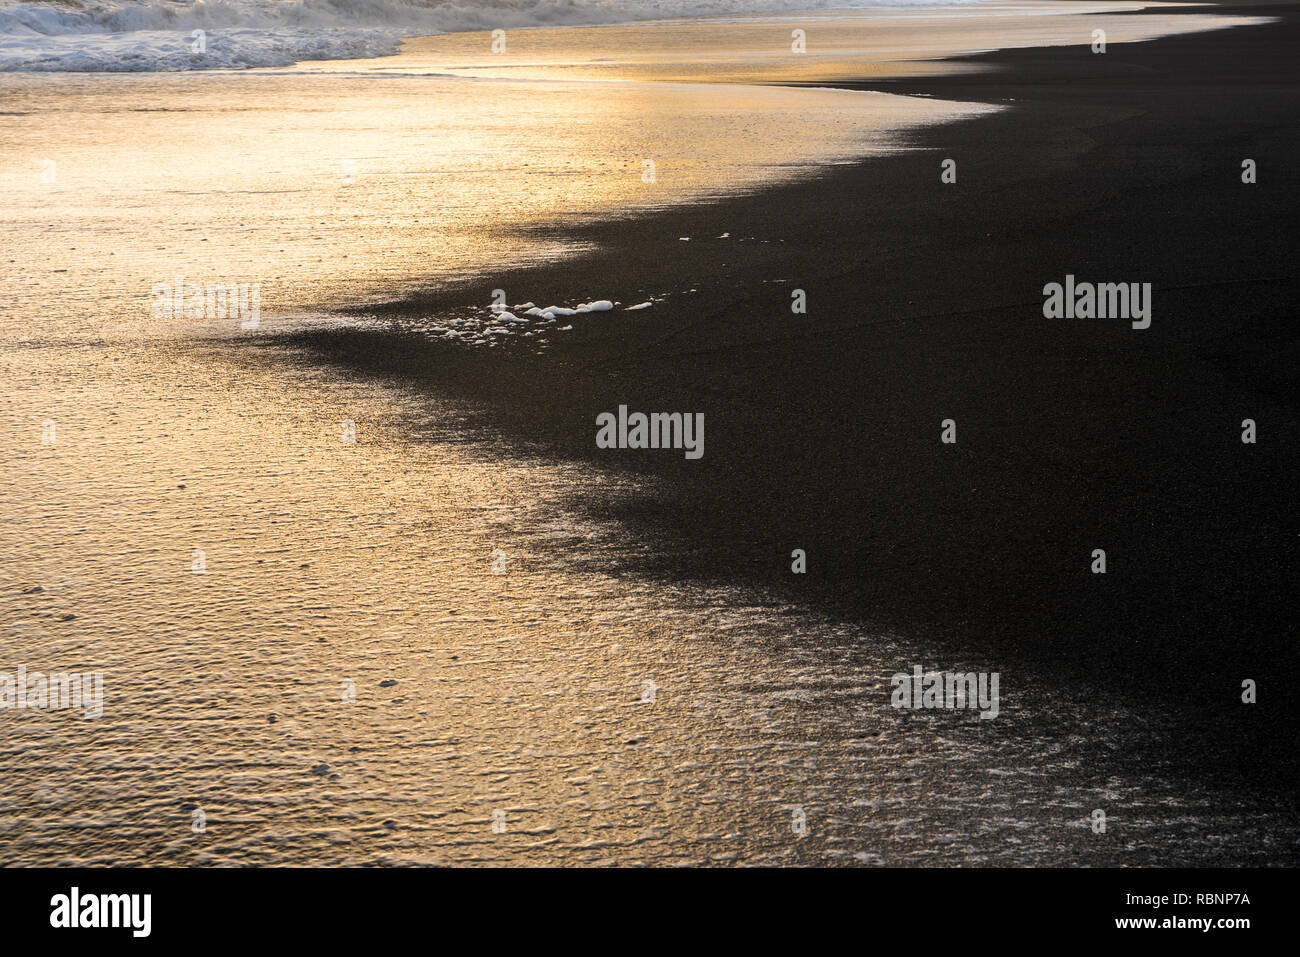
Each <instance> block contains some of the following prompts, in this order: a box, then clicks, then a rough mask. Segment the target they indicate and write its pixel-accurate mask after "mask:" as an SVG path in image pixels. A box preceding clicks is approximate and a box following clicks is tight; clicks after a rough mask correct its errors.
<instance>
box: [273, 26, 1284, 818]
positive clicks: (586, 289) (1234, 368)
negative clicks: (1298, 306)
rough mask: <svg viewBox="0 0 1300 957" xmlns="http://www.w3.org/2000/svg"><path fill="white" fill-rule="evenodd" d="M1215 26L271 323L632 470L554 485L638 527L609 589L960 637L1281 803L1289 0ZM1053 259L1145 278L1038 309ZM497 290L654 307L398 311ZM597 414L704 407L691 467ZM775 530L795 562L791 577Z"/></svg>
mask: <svg viewBox="0 0 1300 957" xmlns="http://www.w3.org/2000/svg"><path fill="white" fill-rule="evenodd" d="M1183 9H1184V11H1185V12H1192V11H1193V10H1194V11H1195V12H1200V13H1203V12H1204V11H1205V9H1206V8H1204V7H1200V8H1183ZM1231 11H1232V12H1233V13H1243V12H1256V13H1259V14H1262V15H1267V16H1273V17H1278V18H1280V22H1276V23H1272V24H1268V25H1263V26H1254V27H1242V28H1235V29H1229V30H1221V31H1214V32H1208V33H1199V34H1191V35H1185V36H1178V37H1171V38H1167V39H1159V40H1155V41H1151V42H1146V43H1133V44H1111V45H1110V46H1109V48H1108V50H1107V52H1106V53H1105V54H1104V55H1095V54H1093V53H1092V52H1091V51H1090V49H1089V47H1088V46H1087V45H1086V44H1080V45H1078V46H1074V47H1055V48H1046V49H1030V50H1015V51H1007V52H997V53H991V54H986V55H980V56H973V57H969V58H965V59H964V61H963V62H966V63H969V64H973V65H976V66H979V67H981V68H983V69H982V71H981V72H977V73H963V74H959V75H951V76H937V77H934V78H931V79H925V78H906V79H898V80H879V81H873V82H870V83H865V82H864V83H862V84H860V85H859V86H860V88H862V89H877V90H883V91H887V92H892V93H901V94H912V95H927V96H934V97H938V98H941V99H947V100H960V101H975V102H987V103H995V104H999V105H1004V106H1008V107H1010V108H1009V109H1006V110H1004V111H1003V112H1000V113H998V114H995V115H992V116H988V117H982V118H979V119H976V120H972V121H968V122H962V123H956V124H950V125H944V126H939V127H934V128H930V129H927V130H924V131H921V132H920V133H918V134H915V135H913V136H912V137H910V138H909V139H908V141H907V144H908V145H909V146H911V147H913V148H914V149H913V150H911V151H908V152H904V153H900V154H897V155H892V156H888V157H885V158H879V159H872V160H869V161H864V162H862V163H861V164H857V165H853V166H839V167H833V168H830V169H828V170H826V172H825V173H824V174H823V175H820V176H818V177H816V178H813V179H809V180H805V181H801V182H797V183H794V184H792V185H785V186H780V187H776V188H773V189H771V190H769V191H765V192H762V193H758V194H754V195H748V196H740V197H733V198H728V199H725V200H722V201H719V202H717V203H713V204H708V205H697V206H693V207H689V208H676V209H667V210H663V211H658V212H655V213H652V214H648V215H644V216H640V217H638V218H636V219H635V220H632V221H620V222H610V223H599V224H593V225H590V226H586V227H583V228H582V229H581V230H578V231H577V232H576V234H575V232H574V231H572V230H569V231H566V232H565V234H564V238H565V239H567V240H570V241H574V240H576V241H580V242H585V243H590V244H592V247H593V251H592V252H590V253H587V254H583V255H581V256H578V257H576V258H573V259H569V260H566V261H564V262H562V263H559V264H545V265H539V266H536V267H531V268H522V269H520V270H518V271H516V272H513V273H509V274H504V275H494V276H490V277H485V278H484V279H483V280H482V281H480V282H477V283H474V284H472V285H469V286H459V287H455V288H443V289H437V290H435V291H431V292H429V293H427V294H424V295H421V296H419V297H417V298H415V299H412V300H410V301H403V302H394V303H391V304H389V305H387V306H385V307H383V308H381V309H379V310H371V311H370V312H369V313H368V314H377V315H378V316H380V317H381V318H384V319H390V320H392V331H390V332H385V331H383V330H377V329H373V328H367V329H364V330H351V331H339V330H338V329H330V330H327V331H311V332H306V333H299V334H295V335H294V337H293V338H292V340H291V341H290V344H291V345H292V346H294V347H296V348H300V349H302V350H303V354H305V355H306V356H308V357H310V358H311V359H312V360H322V359H323V360H325V361H327V362H328V363H331V364H333V365H335V366H337V367H338V368H339V369H340V370H341V371H343V372H344V373H345V374H350V375H358V376H365V377H377V378H391V379H392V380H393V381H397V382H401V383H404V384H407V385H410V384H417V385H419V387H420V388H422V389H424V390H427V391H428V392H429V393H430V394H431V395H434V394H436V395H451V396H455V397H457V398H458V399H461V400H464V401H466V402H468V403H470V404H471V405H472V406H473V407H474V408H475V409H476V410H477V412H476V416H477V421H476V423H475V424H476V425H478V426H480V427H481V428H482V429H483V430H484V431H485V432H486V433H487V434H490V435H494V436H498V437H499V440H500V441H501V442H502V443H503V444H504V445H507V446H509V447H512V448H522V449H527V450H529V451H534V452H539V453H542V454H545V455H548V456H554V457H559V458H564V459H567V460H574V461H588V462H590V464H591V467H592V468H593V469H605V470H629V471H634V472H636V473H640V474H642V475H645V476H649V477H651V478H652V479H653V481H652V482H651V483H650V487H651V488H652V489H654V491H653V492H650V493H644V494H635V495H632V494H629V495H628V496H627V497H624V498H620V499H617V500H610V499H608V498H601V499H599V500H596V499H587V500H581V501H575V502H573V503H572V506H573V507H574V508H575V509H578V510H581V511H583V512H585V513H589V514H592V515H595V516H598V517H600V518H602V519H606V520H609V521H611V522H616V523H619V525H620V526H621V527H623V528H625V529H626V533H627V535H628V536H629V538H630V539H632V540H636V541H640V542H644V543H646V547H645V548H644V549H641V550H639V551H636V552H635V553H636V554H637V555H638V556H639V557H638V558H637V559H635V561H634V565H630V566H629V567H628V569H627V571H628V572H629V573H636V574H639V575H652V576H662V577H663V578H665V579H668V580H680V579H691V580H705V581H725V582H731V583H741V584H752V585H753V586H755V587H756V588H761V589H764V590H767V592H768V593H769V594H773V595H777V596H780V598H782V599H786V600H794V601H797V602H802V603H806V604H807V606H809V607H813V608H822V609H828V610H831V611H833V612H835V613H837V614H841V615H843V616H845V617H847V618H849V619H851V620H855V621H860V622H861V623H863V625H864V626H868V627H870V628H876V629H897V630H900V631H906V632H908V633H910V634H913V635H924V636H928V640H930V641H931V642H932V647H933V660H931V661H929V662H926V663H925V664H926V666H927V667H937V668H943V667H944V666H945V662H946V661H948V660H949V659H950V657H955V656H956V655H959V654H961V653H964V652H971V651H973V650H977V651H978V652H979V653H980V654H981V655H987V656H988V657H989V658H990V659H992V660H994V661H997V662H998V663H999V664H1000V665H1001V671H1002V682H1003V688H1004V689H1006V688H1007V687H1008V686H1013V685H1014V682H1015V680H1016V674H1017V672H1018V671H1020V672H1025V671H1030V670H1032V671H1034V672H1036V673H1037V674H1039V675H1047V676H1049V677H1050V678H1051V679H1052V680H1058V681H1060V682H1061V683H1062V684H1068V685H1070V686H1071V687H1076V688H1077V687H1080V686H1082V687H1084V688H1087V689H1089V691H1090V692H1095V694H1096V695H1097V696H1098V697H1099V698H1101V699H1114V700H1115V701H1116V702H1117V703H1122V704H1124V705H1126V706H1128V707H1132V708H1135V709H1138V710H1140V709H1142V708H1143V707H1148V706H1149V707H1159V708H1161V709H1164V710H1167V711H1169V712H1172V713H1173V714H1175V715H1176V720H1177V722H1178V724H1179V731H1178V733H1177V734H1175V735H1172V736H1171V737H1170V740H1169V741H1168V742H1167V745H1168V747H1167V749H1163V748H1162V753H1161V754H1160V755H1159V758H1160V760H1162V761H1165V762H1172V764H1173V765H1174V766H1176V767H1179V768H1182V769H1183V770H1184V771H1185V772H1186V773H1188V774H1190V775H1194V776H1195V777H1196V779H1197V780H1198V781H1200V782H1202V783H1210V784H1212V785H1221V786H1222V787H1223V788H1224V793H1225V795H1228V794H1230V795H1232V796H1233V798H1234V799H1240V798H1241V797H1242V795H1243V794H1244V793H1245V789H1248V790H1254V789H1265V790H1273V789H1279V790H1284V789H1286V788H1289V787H1291V786H1293V785H1294V783H1295V780H1296V763H1295V760H1294V747H1293V738H1292V731H1293V729H1294V727H1295V725H1294V722H1293V719H1292V717H1291V714H1292V708H1293V705H1294V702H1295V698H1296V695H1295V692H1294V690H1293V683H1292V680H1291V679H1292V676H1293V674H1294V670H1295V669H1294V661H1295V650H1294V640H1295V639H1294V619H1293V617H1292V597H1293V595H1294V591H1295V587H1296V582H1297V571H1298V570H1300V563H1298V562H1297V557H1298V555H1297V552H1298V550H1300V529H1298V528H1297V527H1296V525H1295V522H1294V505H1295V500H1296V496H1295V492H1296V484H1297V483H1296V472H1295V465H1296V461H1297V459H1296V454H1295V452H1296V448H1295V441H1296V440H1295V435H1296V426H1297V403H1296V397H1295V389H1294V378H1295V372H1296V369H1297V363H1298V360H1300V348H1298V338H1297V331H1296V329H1297V325H1296V317H1295V297H1296V294H1297V291H1300V284H1298V283H1297V279H1296V276H1297V268H1296V264H1295V253H1296V249H1297V243H1296V239H1295V230H1296V225H1297V222H1298V221H1300V220H1298V218H1297V215H1296V213H1297V197H1298V196H1300V177H1297V174H1296V167H1295V164H1296V158H1297V156H1300V125H1298V124H1297V117H1298V116H1300V83H1297V82H1296V81H1297V79H1298V76H1297V74H1298V73H1300V66H1298V65H1297V59H1296V54H1297V50H1300V5H1295V4H1287V5H1271V6H1267V7H1259V8H1256V7H1251V6H1233V7H1231ZM1178 12H1179V11H1178V10H1172V11H1171V12H1170V15H1171V16H1176V15H1178ZM836 85H841V86H854V84H836ZM946 158H952V159H954V160H956V162H957V174H958V176H957V183H956V184H944V183H942V182H941V181H940V172H941V168H940V164H941V161H942V160H944V159H946ZM1247 158H1249V159H1253V160H1254V161H1255V162H1256V164H1257V166H1258V182H1257V183H1256V184H1253V185H1247V184H1243V183H1242V179H1241V172H1242V161H1243V160H1244V159H1247ZM723 233H729V234H730V235H729V236H728V237H727V238H719V237H721V236H722V234H723ZM680 237H689V242H683V241H682V240H681V238H680ZM1067 274H1073V275H1074V276H1075V277H1076V279H1078V280H1080V281H1093V282H1149V283H1151V284H1152V286H1153V290H1154V291H1153V308H1152V322H1151V326H1150V328H1148V329H1145V330H1134V329H1132V328H1130V325H1129V323H1128V322H1127V321H1124V320H1122V319H1105V320H1101V319H1045V318H1044V317H1043V315H1042V303H1043V297H1042V289H1043V286H1044V285H1045V284H1046V283H1049V282H1064V280H1065V277H1066V275H1067ZM494 288H501V289H505V290H506V291H507V295H508V298H509V301H510V302H512V303H516V302H522V301H524V300H532V301H534V302H536V303H538V304H539V305H546V304H548V303H551V302H560V303H573V302H574V301H576V300H578V299H580V298H595V297H608V298H612V299H618V300H620V301H621V302H623V303H625V304H628V303H635V302H640V301H642V300H644V299H648V298H651V297H655V298H656V300H657V301H656V303H655V305H654V307H653V308H651V309H648V310H642V311H638V312H623V311H615V312H613V313H604V314H598V315H595V316H590V317H583V316H578V317H575V321H574V327H575V328H574V331H573V332H572V333H568V334H567V335H568V338H563V337H561V338H559V339H557V340H556V341H555V343H554V345H553V346H552V348H551V350H550V352H549V353H548V354H546V355H545V356H536V355H534V354H532V352H533V347H532V346H531V345H528V346H526V347H524V346H519V347H513V346H509V345H506V346H503V347H501V348H498V349H494V350H491V353H490V354H488V355H484V354H481V353H482V352H483V351H486V350H479V351H477V352H473V353H471V351H470V350H467V349H465V348H461V347H457V346H455V345H454V344H449V343H446V342H443V341H440V340H431V339H426V338H424V337H422V336H420V335H419V334H418V333H411V332H409V331H404V329H403V324H404V322H405V321H407V320H408V319H409V320H418V319H419V318H421V317H427V316H430V315H442V314H459V313H465V312H468V311H471V310H473V311H477V312H479V313H480V314H481V312H482V311H483V309H484V307H485V306H486V304H487V303H488V302H489V301H490V300H491V290H492V289H494ZM794 289H803V290H805V291H806V294H807V301H808V311H807V314H806V315H795V314H792V312H791V308H790V303H791V293H792V291H793V290H794ZM659 297H664V298H662V299H660V298H659ZM525 342H527V340H525ZM284 344H285V340H284V339H283V338H279V339H275V340H272V341H270V342H268V344H267V348H274V349H276V350H277V351H278V350H279V349H281V348H282V347H283V346H284ZM619 405H626V406H628V408H629V409H630V410H633V411H642V412H652V411H680V412H703V413H704V414H705V420H706V432H705V454H704V457H703V458H702V459H700V460H697V461H688V460H686V459H684V457H683V456H682V454H681V453H680V452H675V451H626V450H625V451H602V450H599V449H597V448H596V446H595V433H596V426H595V420H596V416H597V414H599V413H600V412H604V411H615V410H617V408H618V406H619ZM1247 418H1249V419H1253V420H1255V422H1256V423H1257V428H1258V441H1257V443H1256V444H1253V445H1248V444H1243V442H1242V440H1241V434H1242V420H1243V419H1247ZM944 419H953V420H955V422H956V424H957V438H958V441H957V444H955V445H947V444H943V443H941V441H940V431H941V425H940V423H941V421H942V420H944ZM413 440H417V441H418V434H413ZM796 548H799V549H804V550H805V551H806V552H807V556H808V570H807V574H804V575H794V574H792V573H791V567H790V566H791V551H792V550H793V549H796ZM1097 548H1101V549H1104V550H1105V552H1106V556H1107V571H1106V574H1104V575H1096V574H1093V573H1092V572H1091V570H1090V566H1091V564H1092V552H1093V550H1094V549H1097ZM633 551H634V550H633V549H629V553H630V554H631V553H633ZM1244 679H1252V680H1254V681H1255V682H1257V685H1258V689H1259V690H1258V694H1259V702H1258V703H1257V704H1254V705H1246V704H1243V703H1242V701H1241V686H1242V681H1243V680H1244ZM1004 693H1005V690H1004ZM1083 730H1084V732H1085V733H1086V729H1083ZM1130 757H1131V758H1132V760H1135V761H1142V760H1146V759H1147V758H1149V757H1152V756H1151V755H1141V754H1135V755H1132V756H1130Z"/></svg>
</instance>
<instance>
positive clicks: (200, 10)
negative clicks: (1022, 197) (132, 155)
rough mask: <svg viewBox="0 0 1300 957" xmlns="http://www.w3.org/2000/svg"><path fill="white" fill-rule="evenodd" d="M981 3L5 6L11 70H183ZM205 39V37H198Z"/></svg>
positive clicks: (234, 0)
mask: <svg viewBox="0 0 1300 957" xmlns="http://www.w3.org/2000/svg"><path fill="white" fill-rule="evenodd" d="M973 2H978V0H870V2H863V0H475V2H474V3H472V4H466V3H458V2H455V0H37V2H27V0H0V71H2V70H51V71H69V70H71V71H113V72H139V71H159V70H161V71H177V70H211V69H243V68H247V67H257V66H282V65H285V64H289V63H293V62H295V61H297V60H308V59H341V58H355V57H362V56H379V55H384V54H392V53H395V52H396V51H397V48H398V45H399V41H400V39H401V38H402V37H412V36H427V35H430V34H437V33H449V32H455V31H463V30H497V29H518V28H524V27H538V26H550V25H560V24H583V23H621V22H626V21H635V20H655V19H662V18H665V17H681V16H700V15H705V14H733V13H756V12H757V13H771V12H775V11H785V10H791V9H794V10H805V9H809V8H815V7H838V8H845V7H861V6H871V7H876V8H879V7H917V6H920V5H924V6H926V7H928V8H934V7H943V6H955V5H960V4H966V3H973ZM196 31H197V32H196Z"/></svg>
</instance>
